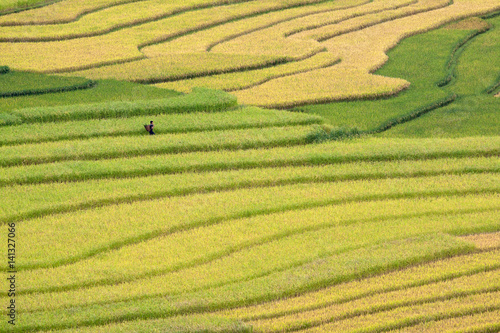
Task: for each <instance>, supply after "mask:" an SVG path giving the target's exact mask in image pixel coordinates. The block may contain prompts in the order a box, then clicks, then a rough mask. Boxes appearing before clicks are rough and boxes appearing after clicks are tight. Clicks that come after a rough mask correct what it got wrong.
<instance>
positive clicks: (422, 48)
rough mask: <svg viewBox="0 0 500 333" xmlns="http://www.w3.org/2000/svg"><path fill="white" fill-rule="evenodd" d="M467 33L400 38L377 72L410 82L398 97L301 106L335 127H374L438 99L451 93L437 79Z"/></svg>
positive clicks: (371, 128) (359, 128)
mask: <svg viewBox="0 0 500 333" xmlns="http://www.w3.org/2000/svg"><path fill="white" fill-rule="evenodd" d="M468 34H469V32H468V31H457V30H451V31H450V30H444V29H440V30H435V31H431V32H428V33H425V34H422V35H417V36H413V37H410V38H408V39H405V40H403V41H401V43H400V44H399V45H398V46H397V47H395V48H394V49H392V50H391V51H390V52H389V53H388V55H389V60H388V62H387V63H386V64H385V65H384V67H382V68H381V69H380V70H378V71H377V72H376V74H377V75H383V76H389V77H398V78H403V79H405V80H407V81H409V82H410V83H411V85H410V88H408V89H407V90H405V91H403V92H401V93H399V94H398V95H397V96H396V97H392V98H387V99H378V100H366V101H346V102H337V103H329V104H320V105H311V106H304V107H300V108H298V109H299V110H303V111H306V112H309V113H313V114H318V115H320V116H322V117H324V118H325V121H326V122H327V123H329V124H330V125H332V126H334V127H338V128H345V129H352V128H357V129H358V130H360V131H371V130H374V129H376V128H379V127H380V126H381V125H382V124H384V123H386V122H387V121H389V120H390V119H394V118H399V117H401V116H403V115H406V114H410V113H413V112H414V111H415V110H418V109H420V108H422V107H424V106H425V105H429V104H432V103H434V102H438V101H440V100H442V99H444V98H445V97H446V96H447V95H448V94H449V93H447V92H446V91H443V90H442V89H440V88H439V87H438V86H437V85H436V83H437V82H439V81H440V80H442V78H443V77H444V76H445V75H446V68H445V66H446V63H447V61H448V59H449V57H450V55H451V52H452V50H453V49H454V47H455V45H456V44H457V43H458V42H459V41H461V40H462V39H463V38H465V37H466V36H467V35H468ZM422 96H425V99H422Z"/></svg>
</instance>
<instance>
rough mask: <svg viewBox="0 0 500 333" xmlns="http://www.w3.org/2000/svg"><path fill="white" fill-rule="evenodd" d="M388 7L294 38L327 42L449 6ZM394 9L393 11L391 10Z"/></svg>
mask: <svg viewBox="0 0 500 333" xmlns="http://www.w3.org/2000/svg"><path fill="white" fill-rule="evenodd" d="M390 5H391V4H390V3H387V4H386V6H387V7H388V8H387V9H386V10H380V11H378V12H376V13H373V14H368V13H367V14H366V15H363V16H360V17H355V18H352V19H348V20H344V21H342V22H339V23H337V24H333V25H325V26H323V27H321V28H318V29H314V30H311V31H307V32H306V33H299V34H297V35H295V38H311V39H315V40H318V41H324V40H328V39H330V38H333V37H335V36H339V35H343V34H346V33H348V32H352V31H358V30H362V29H365V28H367V27H370V26H374V25H377V24H380V23H383V22H387V21H392V20H396V19H398V18H402V17H406V16H411V15H415V14H417V13H420V12H425V11H430V10H434V9H437V8H442V7H445V6H447V5H449V1H448V0H440V1H435V0H423V1H418V2H416V3H415V2H405V3H396V4H392V6H390ZM392 8H395V9H392Z"/></svg>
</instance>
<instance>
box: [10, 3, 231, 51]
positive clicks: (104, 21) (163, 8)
mask: <svg viewBox="0 0 500 333" xmlns="http://www.w3.org/2000/svg"><path fill="white" fill-rule="evenodd" d="M127 2H128V3H127ZM229 2H231V1H229ZM216 4H221V2H220V1H217V0H185V1H183V2H182V3H179V2H176V1H171V0H170V1H161V2H159V1H153V0H143V1H133V2H132V1H123V2H121V3H120V4H119V5H117V6H108V7H107V8H102V9H101V10H98V11H90V12H88V13H86V14H85V15H80V17H79V18H78V20H74V21H71V22H67V23H62V24H42V25H29V29H27V28H28V27H27V26H26V25H20V26H5V27H3V28H2V29H0V40H2V41H17V42H30V41H31V42H34V41H44V40H45V41H47V40H53V41H56V40H64V39H71V38H77V37H88V36H95V35H102V34H105V33H108V32H111V31H114V30H116V29H119V28H126V27H131V26H134V25H139V24H142V23H147V22H151V21H156V20H158V19H161V18H165V17H168V16H170V15H173V14H175V13H179V12H181V13H182V12H185V11H189V10H193V9H196V8H198V7H206V6H213V5H216ZM80 7H82V6H81V5H80ZM83 7H85V6H83ZM215 7H216V6H215ZM65 9H66V10H69V9H70V8H69V7H68V6H67V7H66V8H65Z"/></svg>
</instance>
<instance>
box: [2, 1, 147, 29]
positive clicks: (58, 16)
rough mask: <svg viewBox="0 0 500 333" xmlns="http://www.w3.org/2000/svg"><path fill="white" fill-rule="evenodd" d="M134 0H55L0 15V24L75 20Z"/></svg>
mask: <svg viewBox="0 0 500 333" xmlns="http://www.w3.org/2000/svg"><path fill="white" fill-rule="evenodd" d="M135 1H137V0H89V1H85V2H82V1H78V0H66V1H60V2H59V1H55V2H53V3H52V4H46V5H45V6H43V7H40V8H37V9H36V10H24V11H20V12H17V13H13V14H10V15H8V16H7V15H4V16H0V26H9V25H25V24H47V23H66V22H70V21H74V20H77V19H78V17H79V16H81V15H85V14H87V13H90V12H94V11H98V10H101V9H104V8H107V7H111V6H116V5H119V4H122V3H127V2H135ZM139 1H142V0H139ZM17 2H19V1H17Z"/></svg>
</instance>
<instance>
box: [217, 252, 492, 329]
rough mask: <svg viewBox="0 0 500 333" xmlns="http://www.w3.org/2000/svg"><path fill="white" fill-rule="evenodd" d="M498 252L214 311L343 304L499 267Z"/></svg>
mask: <svg viewBox="0 0 500 333" xmlns="http://www.w3.org/2000/svg"><path fill="white" fill-rule="evenodd" d="M499 256H500V251H499V250H498V249H497V250H493V251H488V252H480V253H473V254H466V255H460V256H455V257H451V258H446V259H440V260H436V261H432V262H428V263H425V264H420V265H417V266H411V267H408V268H404V269H400V270H395V271H392V272H387V273H383V274H380V275H376V276H371V277H368V278H365V279H358V280H353V281H349V282H345V283H342V284H337V285H334V286H331V287H328V288H324V289H320V290H317V291H312V292H308V293H303V294H302V295H299V296H296V297H288V298H283V299H279V300H275V301H272V302H267V303H261V304H256V305H249V306H243V307H239V308H234V309H228V310H222V311H220V312H219V313H216V314H215V315H218V316H221V317H229V318H238V319H242V320H245V321H248V320H253V321H257V320H266V319H269V320H271V319H272V318H280V317H284V318H287V316H289V315H293V314H295V313H301V312H305V311H309V310H315V309H319V308H324V307H326V306H329V305H333V304H344V303H348V302H350V301H355V300H361V299H363V298H365V297H371V296H373V295H379V294H380V295H383V294H385V293H390V292H394V291H404V290H409V289H411V288H418V287H421V286H426V285H429V284H434V283H440V282H446V281H448V280H452V279H455V278H460V277H468V276H473V275H474V274H477V273H481V272H490V271H492V270H495V271H497V270H498V268H499V265H498V260H499Z"/></svg>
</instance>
